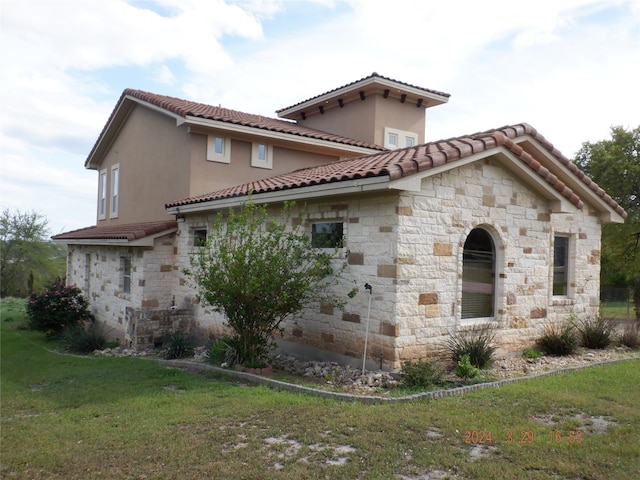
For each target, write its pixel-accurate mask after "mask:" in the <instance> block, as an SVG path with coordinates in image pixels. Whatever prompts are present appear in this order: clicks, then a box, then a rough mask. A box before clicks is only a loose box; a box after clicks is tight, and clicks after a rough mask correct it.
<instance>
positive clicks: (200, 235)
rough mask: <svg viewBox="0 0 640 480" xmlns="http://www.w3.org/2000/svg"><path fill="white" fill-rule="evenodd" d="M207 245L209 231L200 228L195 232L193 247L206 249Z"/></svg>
mask: <svg viewBox="0 0 640 480" xmlns="http://www.w3.org/2000/svg"><path fill="white" fill-rule="evenodd" d="M206 244H207V229H206V228H199V229H196V230H194V231H193V246H194V247H204V246H205V245H206Z"/></svg>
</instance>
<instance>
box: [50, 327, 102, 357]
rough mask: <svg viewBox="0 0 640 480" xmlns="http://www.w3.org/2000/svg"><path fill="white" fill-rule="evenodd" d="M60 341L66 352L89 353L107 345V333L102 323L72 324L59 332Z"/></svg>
mask: <svg viewBox="0 0 640 480" xmlns="http://www.w3.org/2000/svg"><path fill="white" fill-rule="evenodd" d="M60 343H61V344H62V346H63V347H64V349H65V350H67V351H68V352H75V353H91V352H93V351H95V350H103V349H104V348H106V346H107V335H106V333H105V331H104V327H103V326H102V325H98V324H97V323H96V322H91V323H90V324H89V325H88V326H87V327H85V326H84V325H73V326H71V327H69V328H65V329H64V331H62V332H61V333H60Z"/></svg>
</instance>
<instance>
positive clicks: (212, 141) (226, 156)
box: [207, 134, 231, 163]
mask: <svg viewBox="0 0 640 480" xmlns="http://www.w3.org/2000/svg"><path fill="white" fill-rule="evenodd" d="M218 139H220V140H221V141H222V153H218V152H216V141H217V140H218ZM207 160H208V161H210V162H219V163H231V139H230V138H229V137H225V136H222V135H214V134H210V135H207Z"/></svg>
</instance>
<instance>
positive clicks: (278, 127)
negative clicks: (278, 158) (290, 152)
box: [121, 89, 386, 150]
mask: <svg viewBox="0 0 640 480" xmlns="http://www.w3.org/2000/svg"><path fill="white" fill-rule="evenodd" d="M122 96H123V97H125V96H131V97H134V98H137V99H138V100H142V101H144V102H147V103H150V104H152V105H155V106H156V107H160V108H163V109H165V110H167V111H169V112H171V113H174V114H176V115H179V116H181V117H187V116H193V117H199V118H204V119H207V120H215V121H220V122H225V123H232V124H236V125H242V126H246V127H252V128H257V129H261V130H268V131H271V132H280V133H287V134H291V135H297V136H300V137H307V138H314V139H318V140H326V141H329V142H335V143H340V144H344V145H351V146H357V147H364V148H371V149H375V150H386V149H385V148H384V147H382V146H380V145H372V144H369V143H366V142H362V141H359V140H355V139H353V138H348V137H343V136H341V135H335V134H332V133H327V132H323V131H320V130H315V129H313V128H308V127H303V126H301V125H298V124H296V123H294V122H290V121H287V120H280V119H276V118H270V117H265V116H262V115H254V114H251V113H244V112H239V111H237V110H230V109H228V108H223V107H215V106H213V105H207V104H204V103H198V102H192V101H189V100H183V99H180V98H175V97H169V96H166V95H158V94H155V93H150V92H145V91H142V90H134V89H126V90H125V91H124V92H123V94H122ZM121 101H122V98H121Z"/></svg>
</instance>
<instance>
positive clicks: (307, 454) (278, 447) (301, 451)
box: [262, 435, 356, 470]
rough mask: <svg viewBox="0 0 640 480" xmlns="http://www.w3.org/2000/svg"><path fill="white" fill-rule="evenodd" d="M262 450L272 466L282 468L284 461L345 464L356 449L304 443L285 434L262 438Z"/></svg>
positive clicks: (348, 446) (344, 446)
mask: <svg viewBox="0 0 640 480" xmlns="http://www.w3.org/2000/svg"><path fill="white" fill-rule="evenodd" d="M264 443H265V445H264V447H263V448H262V451H263V453H264V455H265V458H266V459H267V460H270V461H273V464H272V468H274V469H275V470H282V469H283V468H284V467H285V464H286V463H289V462H303V463H316V464H318V463H320V464H325V465H330V466H341V465H345V464H346V463H347V462H348V461H349V457H350V455H351V454H352V453H354V452H355V451H356V449H355V448H354V447H352V446H351V445H331V444H327V443H314V444H312V445H304V444H303V443H301V442H299V441H298V440H295V439H292V438H288V437H287V436H286V435H282V436H279V437H269V438H266V439H265V440H264Z"/></svg>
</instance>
